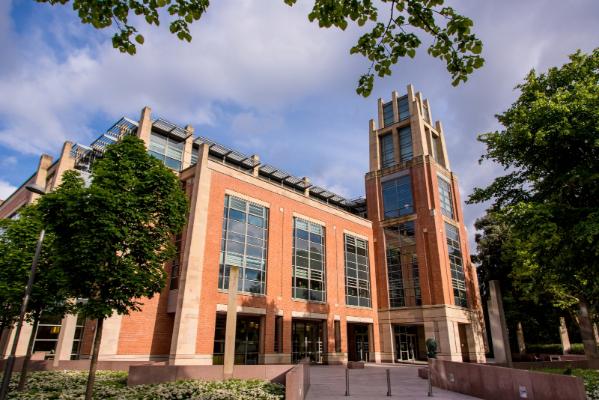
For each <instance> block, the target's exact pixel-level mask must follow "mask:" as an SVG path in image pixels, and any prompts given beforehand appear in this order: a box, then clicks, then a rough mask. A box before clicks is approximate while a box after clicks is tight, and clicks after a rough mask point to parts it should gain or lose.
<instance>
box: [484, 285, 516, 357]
mask: <svg viewBox="0 0 599 400" xmlns="http://www.w3.org/2000/svg"><path fill="white" fill-rule="evenodd" d="M489 289H490V292H491V293H490V298H489V302H488V310H489V323H490V325H491V336H492V337H493V353H494V354H495V362H497V363H507V364H508V365H509V366H511V365H512V352H511V351H510V341H509V337H508V334H507V326H506V323H505V314H504V313H503V300H502V298H501V289H500V288H499V281H489Z"/></svg>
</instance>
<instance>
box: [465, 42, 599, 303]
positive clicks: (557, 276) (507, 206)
mask: <svg viewBox="0 0 599 400" xmlns="http://www.w3.org/2000/svg"><path fill="white" fill-rule="evenodd" d="M517 88H518V89H519V90H520V92H521V94H520V97H519V98H518V100H517V101H516V102H515V103H514V104H513V105H512V106H511V107H510V108H509V109H508V110H507V111H506V112H504V113H503V114H501V115H498V116H497V118H498V120H499V122H501V124H502V125H503V126H504V128H505V129H504V130H503V131H499V132H491V133H487V134H483V135H480V136H479V140H480V141H481V142H482V143H484V144H485V145H486V148H487V153H486V154H485V155H484V156H483V157H482V159H481V161H483V160H492V161H494V162H496V163H498V164H500V165H501V166H503V167H504V168H505V171H506V174H505V175H503V176H501V177H498V178H496V179H495V180H494V181H493V182H492V183H491V184H490V185H489V186H487V187H485V188H476V189H475V191H474V193H473V194H472V195H471V196H470V199H469V202H470V203H476V202H484V201H492V202H493V205H492V209H493V211H495V212H496V213H497V214H498V215H499V216H501V218H502V219H503V221H504V222H505V223H507V224H509V225H510V227H511V234H512V239H511V240H512V241H513V244H512V246H513V248H514V250H515V251H516V257H517V258H518V260H520V262H519V263H518V266H517V268H516V269H515V270H514V272H513V276H514V277H515V278H517V280H518V282H517V284H519V285H520V286H521V287H522V288H524V289H525V290H526V291H530V292H534V291H544V292H549V293H552V294H553V295H554V298H555V299H556V302H557V303H558V304H560V305H562V306H568V305H571V304H572V303H576V302H579V301H584V302H587V303H589V305H590V306H591V307H593V308H594V309H595V311H596V310H597V306H598V304H597V302H598V301H599V257H598V256H599V200H598V199H599V124H598V122H597V121H599V49H595V50H594V51H593V52H592V53H591V54H584V53H582V52H580V51H578V52H577V53H575V54H573V55H571V56H570V62H569V63H567V64H565V65H563V66H562V67H560V68H556V67H555V68H551V69H549V71H547V72H546V73H540V74H537V73H536V72H535V71H534V70H533V71H531V72H530V73H529V74H528V76H527V77H526V79H525V81H524V82H523V83H522V84H520V85H518V86H517Z"/></svg>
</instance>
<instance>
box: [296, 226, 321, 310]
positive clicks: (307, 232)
mask: <svg viewBox="0 0 599 400" xmlns="http://www.w3.org/2000/svg"><path fill="white" fill-rule="evenodd" d="M292 279H293V282H292V286H293V297H294V298H296V299H305V300H311V301H325V300H326V287H325V228H324V226H322V225H319V224H316V223H314V222H310V221H306V220H304V219H301V218H294V219H293V277H292Z"/></svg>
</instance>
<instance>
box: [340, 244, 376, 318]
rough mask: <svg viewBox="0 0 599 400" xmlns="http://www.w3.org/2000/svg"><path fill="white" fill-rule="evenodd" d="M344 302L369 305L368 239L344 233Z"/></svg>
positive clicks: (362, 305) (354, 304)
mask: <svg viewBox="0 0 599 400" xmlns="http://www.w3.org/2000/svg"><path fill="white" fill-rule="evenodd" d="M344 236H345V302H346V304H347V305H350V306H360V307H370V268H369V266H368V241H366V240H364V239H360V238H357V237H355V236H352V235H348V234H345V235H344Z"/></svg>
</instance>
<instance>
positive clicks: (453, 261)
mask: <svg viewBox="0 0 599 400" xmlns="http://www.w3.org/2000/svg"><path fill="white" fill-rule="evenodd" d="M445 236H447V250H448V253H449V266H450V268H451V286H452V287H453V297H454V299H455V304H456V305H457V306H461V307H467V306H468V300H467V299H466V282H465V278H464V264H463V262H462V250H461V249H460V233H459V231H458V228H456V227H455V226H453V225H451V224H448V223H447V222H446V223H445Z"/></svg>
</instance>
